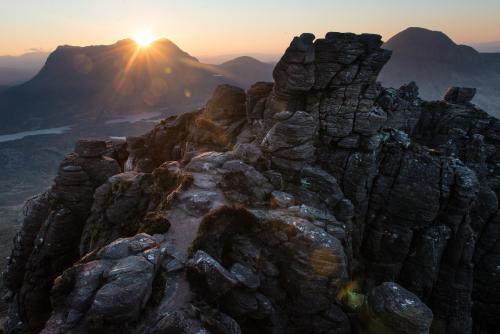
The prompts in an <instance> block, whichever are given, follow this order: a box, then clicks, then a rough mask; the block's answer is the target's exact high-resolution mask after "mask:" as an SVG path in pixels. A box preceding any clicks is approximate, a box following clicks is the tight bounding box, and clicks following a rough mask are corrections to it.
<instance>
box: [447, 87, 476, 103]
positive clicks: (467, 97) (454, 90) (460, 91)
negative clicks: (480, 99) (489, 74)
mask: <svg viewBox="0 0 500 334" xmlns="http://www.w3.org/2000/svg"><path fill="white" fill-rule="evenodd" d="M474 95H476V88H468V87H450V88H448V90H447V91H446V93H445V94H444V100H445V101H446V102H450V103H458V104H460V103H469V102H470V101H472V99H473V98H474Z"/></svg>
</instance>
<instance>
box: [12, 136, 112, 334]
mask: <svg viewBox="0 0 500 334" xmlns="http://www.w3.org/2000/svg"><path fill="white" fill-rule="evenodd" d="M77 147H78V150H79V151H80V153H81V154H83V155H85V156H91V157H84V156H81V155H76V154H70V155H68V156H67V157H66V158H65V159H64V160H63V162H62V163H61V165H60V167H59V172H58V174H57V176H56V178H55V184H54V185H53V187H52V188H51V189H50V190H49V191H48V192H46V193H45V194H44V195H43V196H40V197H39V198H38V199H36V200H34V201H32V202H31V203H29V204H28V205H27V207H26V210H25V219H24V221H23V224H22V228H21V232H20V233H19V234H18V236H17V237H16V239H15V240H14V243H15V244H14V248H13V251H12V255H11V257H10V259H9V262H8V264H7V269H6V272H5V274H4V277H5V284H6V286H7V287H8V288H9V289H10V291H11V295H12V296H11V305H10V308H9V319H8V321H7V322H6V324H5V329H6V332H7V333H12V332H15V331H33V332H38V331H40V330H41V329H42V328H43V327H44V323H45V321H46V320H47V319H48V317H49V316H50V312H51V305H50V301H49V298H50V289H51V287H52V284H53V279H54V278H55V277H57V276H58V275H60V274H61V273H62V272H63V271H64V270H65V269H67V268H68V267H69V266H71V265H72V264H73V262H75V261H76V260H78V258H79V252H78V246H77V245H78V243H79V240H80V235H81V232H82V229H83V226H84V224H85V221H86V219H87V217H88V216H89V215H90V208H91V206H92V201H93V192H94V189H95V188H96V187H98V186H99V185H100V184H102V182H105V180H106V179H107V178H109V177H110V176H111V175H113V174H116V173H119V172H120V166H119V164H118V163H117V162H116V161H115V160H113V159H111V158H108V157H101V155H102V154H103V153H104V151H103V152H100V154H99V155H97V151H98V150H100V149H101V148H104V150H105V149H106V143H105V142H104V141H88V140H84V141H80V142H79V144H77Z"/></svg>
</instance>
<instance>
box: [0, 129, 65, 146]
mask: <svg viewBox="0 0 500 334" xmlns="http://www.w3.org/2000/svg"><path fill="white" fill-rule="evenodd" d="M69 130H71V127H70V126H62V127H59V128H49V129H40V130H33V131H24V132H16V133H11V134H8V135H0V143H3V142H6V141H13V140H19V139H23V138H25V137H29V136H39V135H60V134H63V133H65V132H67V131H69Z"/></svg>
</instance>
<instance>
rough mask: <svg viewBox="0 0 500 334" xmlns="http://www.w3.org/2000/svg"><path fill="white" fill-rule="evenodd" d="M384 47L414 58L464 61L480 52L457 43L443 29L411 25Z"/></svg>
mask: <svg viewBox="0 0 500 334" xmlns="http://www.w3.org/2000/svg"><path fill="white" fill-rule="evenodd" d="M384 47H385V48H386V49H389V50H392V51H394V53H395V54H398V55H408V56H411V57H412V58H426V59H452V60H453V59H455V61H462V60H464V59H467V58H470V57H475V56H477V54H478V52H477V51H476V50H474V49H473V48H471V47H469V46H465V45H458V44H456V43H455V42H454V41H453V40H452V39H451V38H450V37H448V36H447V35H446V34H445V33H443V32H441V31H434V30H429V29H425V28H420V27H409V28H407V29H405V30H403V31H401V32H399V33H397V34H396V35H394V36H393V37H391V38H390V39H389V40H388V41H387V42H386V43H385V44H384ZM469 60H470V59H469Z"/></svg>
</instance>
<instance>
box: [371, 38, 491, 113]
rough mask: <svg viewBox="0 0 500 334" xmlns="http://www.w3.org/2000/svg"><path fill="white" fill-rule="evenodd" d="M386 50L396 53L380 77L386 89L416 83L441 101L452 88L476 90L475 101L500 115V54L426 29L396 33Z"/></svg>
mask: <svg viewBox="0 0 500 334" xmlns="http://www.w3.org/2000/svg"><path fill="white" fill-rule="evenodd" d="M384 48H386V49H389V50H392V51H393V55H392V58H391V60H390V61H389V63H388V64H387V65H386V67H384V69H383V70H382V72H381V74H380V77H379V79H380V81H381V82H382V83H383V84H384V85H385V86H394V87H399V86H400V85H402V84H404V83H406V82H408V81H410V80H411V81H415V82H416V83H417V84H418V86H419V88H420V93H421V95H422V96H423V97H424V98H426V99H439V98H441V97H442V96H443V94H444V92H445V91H446V89H447V87H449V86H451V85H454V86H471V87H476V88H477V89H478V94H477V95H476V98H475V101H474V102H475V103H477V104H478V105H480V106H481V107H483V108H484V109H486V110H487V111H489V112H490V113H492V114H495V115H497V116H500V96H499V95H498V91H499V90H500V54H484V53H480V52H478V51H476V50H475V49H474V48H472V47H470V46H466V45H458V44H456V43H455V42H453V41H452V40H451V39H450V38H449V37H448V36H446V35H445V34H444V33H442V32H439V31H431V30H427V29H423V28H408V29H406V30H404V31H402V32H400V33H398V34H396V35H395V36H394V37H392V38H390V39H389V40H388V41H387V42H386V43H385V45H384Z"/></svg>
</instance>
